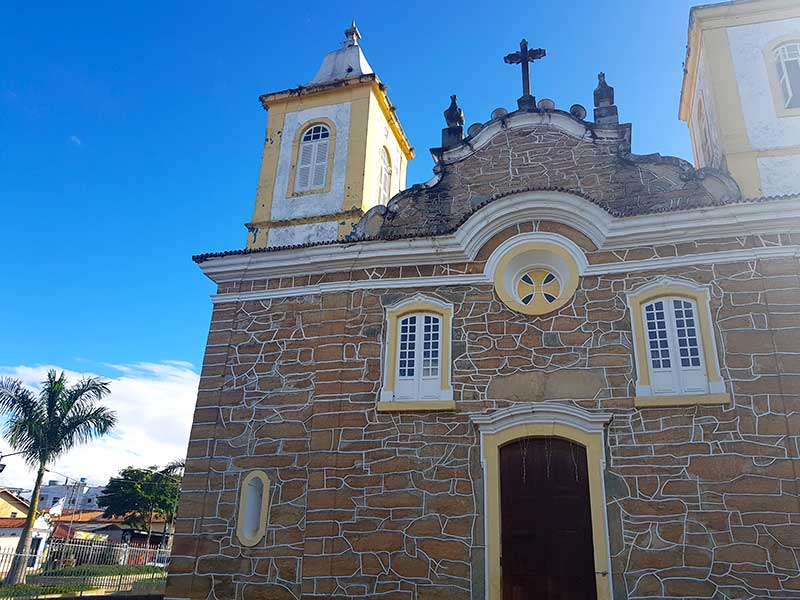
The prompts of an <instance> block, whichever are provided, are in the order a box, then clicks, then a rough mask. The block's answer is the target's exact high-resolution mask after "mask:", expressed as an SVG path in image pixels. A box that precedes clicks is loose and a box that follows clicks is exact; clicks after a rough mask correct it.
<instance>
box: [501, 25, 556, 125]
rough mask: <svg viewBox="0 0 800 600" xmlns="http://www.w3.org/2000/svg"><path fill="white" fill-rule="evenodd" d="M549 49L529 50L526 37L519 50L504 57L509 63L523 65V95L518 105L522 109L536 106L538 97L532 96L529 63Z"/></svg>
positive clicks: (543, 55)
mask: <svg viewBox="0 0 800 600" xmlns="http://www.w3.org/2000/svg"><path fill="white" fill-rule="evenodd" d="M546 55H547V51H546V50H545V49H544V48H536V49H535V50H528V40H526V39H524V38H523V40H522V41H521V42H520V43H519V51H518V52H512V53H511V54H508V55H506V56H505V57H504V58H503V61H504V62H505V63H506V64H509V65H521V66H522V97H521V98H520V99H519V100H517V105H518V106H519V108H520V110H522V109H525V108H536V98H534V97H533V96H531V75H530V70H529V68H528V63H532V62H533V61H535V60H538V59H540V58H544V57H545V56H546Z"/></svg>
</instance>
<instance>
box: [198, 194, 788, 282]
mask: <svg viewBox="0 0 800 600" xmlns="http://www.w3.org/2000/svg"><path fill="white" fill-rule="evenodd" d="M534 220H548V221H555V222H557V223H562V224H564V225H567V226H569V227H572V228H574V229H576V230H577V231H579V232H581V233H583V234H584V235H586V236H587V237H588V238H589V239H590V240H591V241H592V242H593V243H594V244H595V245H596V246H597V247H598V248H601V249H603V250H615V249H623V248H631V247H636V246H650V245H659V244H670V243H677V242H688V241H694V240H702V239H712V238H726V237H736V236H744V235H751V234H776V233H782V232H793V231H800V197H792V198H784V199H780V200H771V201H770V202H750V203H742V204H729V205H725V206H714V207H707V208H698V209H693V210H684V211H675V212H665V213H656V214H649V215H640V216H634V217H625V218H614V217H612V216H611V215H609V214H608V213H607V212H606V211H605V210H603V209H602V208H600V207H599V206H597V205H596V204H593V203H591V202H589V201H587V200H585V199H584V198H581V197H578V196H575V195H573V194H568V193H565V192H525V193H520V194H515V195H512V196H507V197H505V198H501V199H499V200H496V201H494V202H491V203H489V204H487V205H486V206H484V207H483V208H481V209H480V210H478V211H477V212H476V213H475V214H473V215H472V216H471V217H470V218H469V219H467V221H466V222H465V223H464V224H463V225H462V226H461V227H459V229H458V230H456V231H455V232H454V233H452V234H448V235H443V236H435V237H426V238H413V239H404V240H390V241H385V240H376V241H364V242H354V243H352V244H332V245H327V246H312V247H307V248H296V249H287V250H280V251H277V252H263V253H252V254H245V255H231V256H224V257H214V258H209V259H207V260H205V261H204V262H202V263H201V264H200V268H201V269H202V270H203V273H205V274H206V275H207V276H208V277H209V278H211V279H212V280H214V281H215V282H217V283H224V282H230V281H240V280H243V279H264V278H271V277H290V276H293V275H307V274H309V273H326V272H333V271H349V270H352V269H363V268H375V267H396V266H409V265H411V266H413V265H431V264H443V263H459V262H469V261H471V260H473V259H474V258H475V256H476V255H477V253H478V251H479V250H480V249H481V247H482V246H483V245H484V244H485V243H486V242H487V241H489V240H490V239H491V238H492V236H494V235H495V234H497V233H499V232H500V231H502V230H503V229H505V228H506V227H508V226H510V225H514V224H516V223H520V222H526V221H528V222H530V221H534ZM686 258H687V257H680V259H686ZM692 260H694V259H692ZM631 264H632V263H626V265H631Z"/></svg>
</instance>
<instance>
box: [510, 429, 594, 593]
mask: <svg viewBox="0 0 800 600" xmlns="http://www.w3.org/2000/svg"><path fill="white" fill-rule="evenodd" d="M500 490H501V511H502V528H503V530H502V559H501V560H502V573H503V600H590V599H591V600H595V599H596V598H597V593H596V584H595V576H594V549H593V545H592V516H591V505H590V502H589V480H588V471H587V468H586V449H585V448H584V447H583V446H580V445H578V444H573V443H571V442H568V441H567V440H562V439H559V438H526V439H522V440H517V441H516V442H513V443H511V444H508V445H506V446H503V447H502V448H501V449H500Z"/></svg>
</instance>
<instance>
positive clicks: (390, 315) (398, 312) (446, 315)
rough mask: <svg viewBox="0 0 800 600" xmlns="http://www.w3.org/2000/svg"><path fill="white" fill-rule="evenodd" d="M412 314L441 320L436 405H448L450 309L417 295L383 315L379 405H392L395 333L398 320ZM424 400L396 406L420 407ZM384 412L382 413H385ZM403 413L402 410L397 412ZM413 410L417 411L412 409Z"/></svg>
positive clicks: (444, 303)
mask: <svg viewBox="0 0 800 600" xmlns="http://www.w3.org/2000/svg"><path fill="white" fill-rule="evenodd" d="M411 313H430V314H434V315H437V316H439V317H441V318H442V353H441V362H440V369H439V371H440V374H441V394H440V397H439V400H438V401H434V402H439V401H449V400H452V399H453V390H452V387H451V386H450V338H451V329H452V325H453V305H452V304H448V303H446V302H442V301H441V300H436V299H434V298H429V297H428V296H424V295H422V294H417V295H415V296H413V297H412V298H409V299H407V300H404V301H403V302H400V303H399V304H396V305H394V306H393V307H391V308H389V309H388V310H387V311H386V331H387V332H388V334H387V336H386V352H385V355H386V360H385V361H384V367H383V381H384V385H383V389H381V396H380V399H381V402H380V404H384V403H385V402H394V392H395V376H396V372H397V369H396V366H397V345H398V343H397V332H398V330H399V323H400V319H402V318H403V317H404V316H406V315H408V314H411ZM427 402H428V401H427V400H421V401H419V402H414V401H403V402H397V403H396V404H397V405H405V404H409V405H414V406H415V407H419V406H421V405H422V404H424V403H427ZM385 410H386V409H384V411H385ZM398 410H403V409H398ZM414 410H417V408H415V409H414ZM432 410H451V409H445V408H436V409H432Z"/></svg>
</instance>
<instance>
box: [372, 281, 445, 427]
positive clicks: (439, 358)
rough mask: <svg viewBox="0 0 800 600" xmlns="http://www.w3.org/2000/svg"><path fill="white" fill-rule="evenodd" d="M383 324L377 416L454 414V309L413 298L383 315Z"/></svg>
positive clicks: (431, 299) (438, 301)
mask: <svg viewBox="0 0 800 600" xmlns="http://www.w3.org/2000/svg"><path fill="white" fill-rule="evenodd" d="M386 318H387V336H386V349H385V352H384V356H385V363H384V382H383V388H382V389H381V402H380V404H379V406H378V410H379V411H397V410H453V408H455V405H454V403H453V389H452V386H451V383H450V327H451V325H452V321H453V306H452V305H451V304H447V303H445V302H442V301H441V300H437V299H434V298H428V297H426V296H423V295H421V294H417V295H415V296H413V297H411V298H408V299H406V300H404V301H403V302H400V303H399V304H397V305H395V306H393V307H391V308H389V309H387V311H386Z"/></svg>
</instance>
